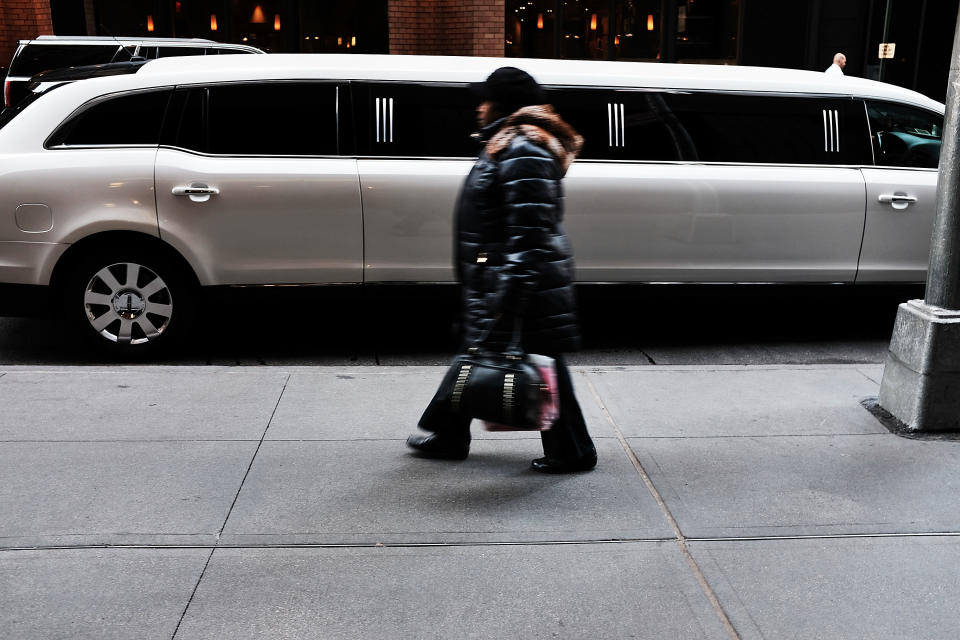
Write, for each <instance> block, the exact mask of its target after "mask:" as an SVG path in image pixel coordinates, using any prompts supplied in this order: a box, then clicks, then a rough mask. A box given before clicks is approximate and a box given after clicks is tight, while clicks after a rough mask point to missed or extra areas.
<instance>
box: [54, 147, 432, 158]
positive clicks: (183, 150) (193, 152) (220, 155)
mask: <svg viewBox="0 0 960 640" xmlns="http://www.w3.org/2000/svg"><path fill="white" fill-rule="evenodd" d="M65 148H69V149H77V148H78V147H65ZM103 148H110V147H103ZM153 148H156V149H166V150H168V151H179V152H181V153H188V154H190V155H193V156H200V157H202V158H235V159H244V158H252V159H261V160H262V159H265V158H280V159H284V160H301V159H314V160H317V159H319V160H350V159H354V158H355V156H342V155H339V154H325V155H309V156H291V155H273V154H236V153H206V152H204V151H196V150H194V149H186V148H184V147H178V146H176V145H172V144H161V145H157V146H156V147H153ZM445 159H446V158H445Z"/></svg>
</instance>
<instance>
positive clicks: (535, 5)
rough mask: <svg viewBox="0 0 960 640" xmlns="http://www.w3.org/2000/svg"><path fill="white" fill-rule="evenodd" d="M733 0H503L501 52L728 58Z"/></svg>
mask: <svg viewBox="0 0 960 640" xmlns="http://www.w3.org/2000/svg"><path fill="white" fill-rule="evenodd" d="M740 4H741V0H506V3H505V13H506V16H505V17H506V20H505V54H506V55H507V56H510V57H540V58H570V59H606V60H664V61H668V62H673V61H689V62H696V61H700V60H704V61H706V60H710V61H717V60H734V61H735V60H736V58H737V45H738V41H739V31H740ZM558 27H559V31H558V30H557V28H558ZM664 35H666V36H667V38H668V39H665V38H664ZM661 49H663V50H661Z"/></svg>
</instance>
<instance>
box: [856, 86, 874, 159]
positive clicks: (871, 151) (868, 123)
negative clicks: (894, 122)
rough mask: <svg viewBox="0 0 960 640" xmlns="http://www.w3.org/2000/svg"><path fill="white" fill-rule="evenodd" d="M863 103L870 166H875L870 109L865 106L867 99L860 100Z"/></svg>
mask: <svg viewBox="0 0 960 640" xmlns="http://www.w3.org/2000/svg"><path fill="white" fill-rule="evenodd" d="M860 102H861V103H862V104H863V117H864V118H866V119H867V135H868V136H870V137H869V140H870V159H871V160H872V161H873V164H872V165H871V166H874V167H875V166H877V150H876V149H874V148H873V125H872V124H870V109H869V108H867V101H866V100H865V99H864V100H860Z"/></svg>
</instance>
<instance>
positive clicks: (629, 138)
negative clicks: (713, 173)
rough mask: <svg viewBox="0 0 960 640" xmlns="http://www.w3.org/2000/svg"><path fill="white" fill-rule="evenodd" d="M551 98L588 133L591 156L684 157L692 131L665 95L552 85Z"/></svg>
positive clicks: (568, 118)
mask: <svg viewBox="0 0 960 640" xmlns="http://www.w3.org/2000/svg"><path fill="white" fill-rule="evenodd" d="M546 93H547V100H548V101H549V102H550V104H552V105H553V107H554V109H555V110H556V111H557V112H558V113H559V114H560V116H561V117H562V118H563V119H564V120H566V121H567V122H568V123H569V124H570V126H572V127H573V128H574V129H576V131H577V133H579V134H580V135H581V136H583V140H584V142H583V149H582V150H581V153H580V157H581V158H584V159H586V160H591V159H609V160H660V161H663V160H682V159H684V158H685V157H687V156H688V155H689V153H685V151H684V150H685V149H689V148H690V142H689V140H688V139H687V138H688V136H686V135H685V132H684V131H683V130H682V128H680V127H678V125H677V119H676V117H674V116H673V114H671V113H670V112H669V110H668V109H667V108H666V106H665V105H664V104H663V99H662V98H661V96H660V94H658V93H653V92H643V91H613V90H604V89H596V90H591V89H560V88H555V89H548V90H547V92H546Z"/></svg>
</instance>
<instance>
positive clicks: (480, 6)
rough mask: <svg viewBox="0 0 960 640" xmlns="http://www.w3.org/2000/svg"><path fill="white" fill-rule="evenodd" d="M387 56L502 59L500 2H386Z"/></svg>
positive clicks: (502, 17)
mask: <svg viewBox="0 0 960 640" xmlns="http://www.w3.org/2000/svg"><path fill="white" fill-rule="evenodd" d="M387 13H388V15H387V22H388V24H389V26H390V53H394V54H404V53H407V54H419V55H458V56H491V57H503V49H504V32H503V28H504V27H503V25H504V6H503V0H473V2H463V0H389V3H388V8H387Z"/></svg>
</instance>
